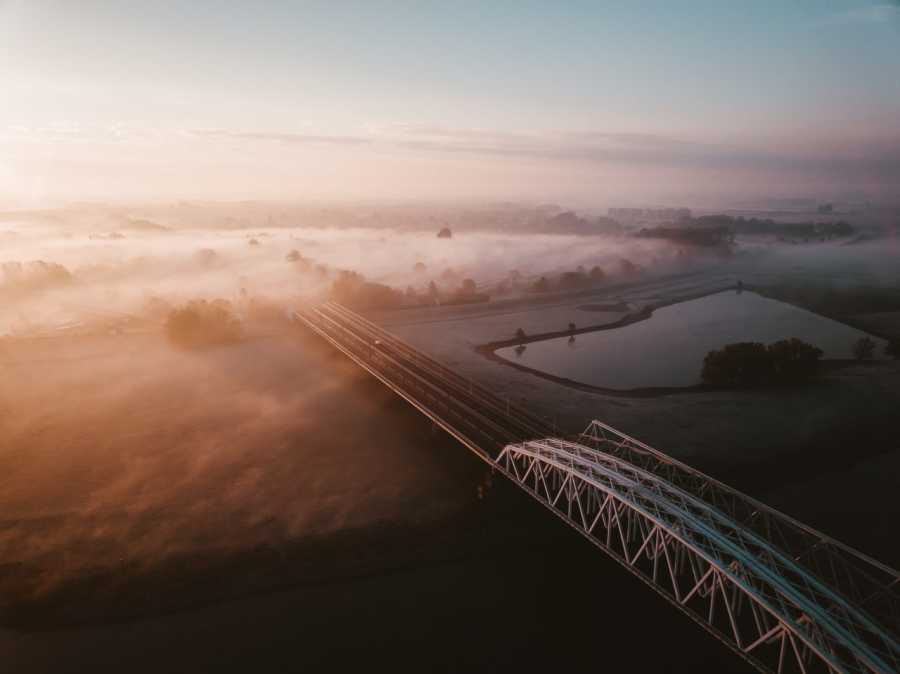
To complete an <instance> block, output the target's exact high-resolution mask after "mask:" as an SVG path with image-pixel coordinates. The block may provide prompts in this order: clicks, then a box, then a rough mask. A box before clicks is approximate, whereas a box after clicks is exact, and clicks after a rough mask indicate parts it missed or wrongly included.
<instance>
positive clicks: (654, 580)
mask: <svg viewBox="0 0 900 674" xmlns="http://www.w3.org/2000/svg"><path fill="white" fill-rule="evenodd" d="M295 318H296V319H297V320H298V321H299V322H301V323H302V324H304V325H306V326H307V327H308V328H310V329H311V330H312V331H313V332H314V333H315V334H317V335H319V336H320V337H322V338H323V339H324V340H326V341H327V342H329V343H330V344H332V345H333V346H334V347H335V348H337V349H338V350H339V351H340V352H342V353H343V354H345V355H346V356H347V357H349V358H350V359H351V360H353V361H354V362H356V363H357V364H358V365H359V366H360V367H362V368H363V369H365V370H367V371H368V372H369V373H370V374H372V375H373V376H375V377H376V378H377V379H379V380H380V381H381V382H382V383H384V384H385V385H386V386H388V387H389V388H390V389H391V390H393V391H394V392H395V393H396V394H397V395H399V396H400V397H402V398H403V399H405V400H406V401H407V402H409V403H410V404H411V405H413V406H414V407H415V408H416V409H418V410H419V411H420V412H421V413H422V414H424V415H425V416H427V417H428V418H429V419H431V421H432V422H433V423H434V424H436V425H437V426H440V427H441V428H443V429H444V430H445V431H447V432H448V433H449V434H450V435H452V436H453V437H455V438H456V439H457V440H459V441H460V442H461V443H462V444H463V445H464V446H465V447H467V448H468V449H470V450H471V451H473V452H474V453H475V454H476V455H477V456H478V457H479V458H481V459H482V460H484V461H485V462H487V463H488V464H490V465H491V466H492V467H494V468H495V469H497V470H499V471H500V472H502V473H504V474H505V475H506V476H507V477H509V478H510V479H511V480H512V481H513V482H514V483H516V484H517V485H519V486H520V487H522V488H523V489H525V490H526V491H527V492H528V493H530V494H531V496H533V497H534V498H535V499H537V500H538V501H540V502H541V503H543V504H544V505H545V506H546V507H548V508H550V510H551V511H553V512H554V513H555V514H556V515H557V516H558V517H560V518H561V519H562V520H563V521H565V522H566V523H567V524H568V525H570V526H572V527H573V528H575V529H576V530H578V531H579V532H580V533H581V534H583V535H584V536H586V537H587V538H588V539H589V540H590V541H591V542H592V543H594V544H595V545H597V546H598V547H599V548H601V549H602V550H604V551H605V552H606V553H607V554H609V555H610V556H611V557H612V558H613V559H615V560H616V561H617V562H619V563H620V564H622V566H624V567H625V568H627V569H628V570H629V571H631V572H632V573H634V574H635V575H636V576H637V577H638V578H640V579H641V580H642V581H644V582H645V583H647V584H648V585H649V586H650V587H652V588H653V589H655V590H656V591H657V592H659V593H660V594H661V595H662V596H663V597H665V598H666V599H667V600H668V601H669V602H670V603H672V604H673V605H674V606H676V607H677V608H678V609H679V610H680V611H682V612H683V613H684V614H685V615H687V616H689V617H690V618H692V619H693V620H695V621H696V622H697V623H699V624H700V625H702V626H703V627H704V628H706V629H707V630H708V631H709V632H711V633H712V634H713V635H714V636H716V637H717V638H718V639H719V640H721V641H722V642H723V643H725V644H726V645H727V646H729V647H730V648H731V649H733V650H734V651H735V652H736V653H738V654H739V655H740V656H742V657H743V658H744V659H745V660H747V661H748V662H749V663H750V664H752V665H753V666H755V667H756V668H757V669H759V670H760V671H767V672H778V673H779V674H788V673H789V672H800V673H801V674H806V673H810V674H811V673H812V672H829V673H830V672H868V673H871V672H878V673H879V674H881V673H887V672H900V645H898V641H897V636H896V635H897V632H898V630H900V597H898V592H900V574H898V573H897V572H896V571H894V570H893V569H890V568H889V567H887V566H885V565H883V564H881V563H879V562H877V561H876V560H873V559H871V558H869V557H866V556H865V555H863V554H861V553H859V552H857V551H855V550H853V549H851V548H849V547H847V546H845V545H843V544H841V543H840V542H838V541H835V540H833V539H831V538H829V537H827V536H825V535H824V534H822V533H821V532H818V531H816V530H814V529H812V528H810V527H808V526H806V525H804V524H803V523H801V522H798V521H796V520H794V519H792V518H790V517H788V516H786V515H784V514H783V513H780V512H778V511H776V510H774V509H772V508H769V507H768V506H766V505H764V504H762V503H760V502H758V501H756V500H754V499H751V498H749V497H748V496H746V495H744V494H741V493H740V492H738V491H736V490H734V489H731V488H730V487H728V486H727V485H724V484H722V483H720V482H718V481H716V480H714V479H712V478H710V477H709V476H707V475H704V474H703V473H700V472H699V471H696V470H694V469H693V468H691V467H690V466H687V465H686V464H684V463H681V462H679V461H677V460H675V459H673V458H672V457H670V456H668V455H666V454H664V453H662V452H660V451H658V450H655V449H653V448H652V447H649V446H648V445H646V444H644V443H642V442H640V441H638V440H636V439H634V438H632V437H629V436H627V435H625V434H624V433H621V432H620V431H617V430H616V429H614V428H612V427H611V426H608V425H606V424H604V423H601V422H599V421H594V422H592V423H591V424H590V425H589V426H588V427H587V428H586V429H585V431H584V432H583V433H582V434H580V435H579V436H576V437H574V438H569V439H566V438H559V437H554V436H555V435H556V433H555V432H554V429H552V428H550V427H549V426H548V424H547V423H546V422H544V421H542V420H540V419H537V418H535V417H534V416H532V415H531V414H529V413H528V412H526V411H525V410H523V409H521V408H518V407H516V406H514V405H511V404H510V402H509V401H508V400H501V399H500V398H498V397H497V396H495V395H493V394H492V393H491V392H489V391H487V390H486V389H484V388H482V387H480V386H478V385H477V384H475V383H474V382H472V381H470V380H468V379H466V378H464V377H462V376H461V375H460V374H458V373H457V372H455V371H453V370H451V369H449V368H447V367H445V366H444V365H442V364H440V363H438V362H436V361H435V360H433V359H431V358H429V357H428V356H426V355H425V354H423V353H421V352H419V351H417V350H416V349H414V348H412V347H411V346H409V345H408V344H406V343H405V342H403V341H402V340H400V339H398V338H397V337H395V336H394V335H392V334H390V333H388V332H386V331H385V330H383V329H382V328H380V327H378V326H377V325H375V324H374V323H372V322H371V321H369V320H367V319H365V318H363V317H362V316H359V315H358V314H356V313H354V312H352V311H350V310H348V309H346V308H345V307H342V306H341V305H339V304H336V303H333V302H332V303H327V304H324V305H321V306H319V307H315V308H310V309H307V310H304V311H301V312H297V313H296V314H295Z"/></svg>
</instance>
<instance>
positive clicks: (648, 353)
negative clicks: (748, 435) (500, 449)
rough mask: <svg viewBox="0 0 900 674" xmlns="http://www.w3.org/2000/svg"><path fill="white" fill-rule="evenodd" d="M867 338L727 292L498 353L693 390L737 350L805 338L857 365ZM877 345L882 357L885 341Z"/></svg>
mask: <svg viewBox="0 0 900 674" xmlns="http://www.w3.org/2000/svg"><path fill="white" fill-rule="evenodd" d="M865 334H866V333H864V332H862V331H860V330H856V329H854V328H851V327H849V326H847V325H844V324H843V323H838V322H836V321H833V320H831V319H829V318H825V317H824V316H819V315H818V314H814V313H811V312H809V311H806V310H804V309H799V308H797V307H794V306H792V305H790V304H785V303H784V302H779V301H777V300H772V299H768V298H765V297H761V296H760V295H757V294H756V293H752V292H746V291H745V292H733V291H727V292H722V293H718V294H715V295H708V296H707V297H702V298H700V299H696V300H691V301H689V302H682V303H681V304H673V305H671V306H668V307H663V308H662V309H658V310H656V311H655V312H653V316H651V317H650V318H649V319H647V320H645V321H639V322H637V323H632V324H631V325H627V326H625V327H622V328H615V329H612V330H599V331H597V332H590V333H586V334H581V335H578V336H576V337H575V339H574V340H572V339H571V338H570V337H558V338H556V339H548V340H544V341H540V342H533V343H531V344H528V345H527V348H525V349H524V350H522V348H521V347H518V346H517V347H507V348H503V349H498V350H497V355H498V356H500V357H501V358H506V359H507V360H510V361H513V362H516V363H520V364H522V365H525V366H527V367H530V368H533V369H535V370H541V371H543V372H546V373H547V374H551V375H554V376H556V377H563V378H565V379H571V380H574V381H578V382H582V383H584V384H590V385H592V386H600V387H604V388H614V389H635V388H647V387H655V386H692V385H694V384H698V383H699V381H700V369H701V367H702V365H703V358H704V356H706V354H707V352H709V351H710V350H711V349H718V348H721V347H722V346H723V345H725V344H729V343H731V342H765V343H769V342H774V341H777V340H779V339H787V338H789V337H798V338H800V339H802V340H804V341H806V342H810V343H811V344H814V345H816V346H818V347H819V348H820V349H822V351H824V352H825V358H852V345H853V342H854V341H855V340H857V339H858V338H859V337H861V336H863V335H865ZM875 341H876V343H877V344H878V348H877V352H876V354H877V355H876V357H879V356H881V354H882V350H883V348H884V341H883V340H880V339H875Z"/></svg>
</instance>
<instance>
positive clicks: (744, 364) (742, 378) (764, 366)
mask: <svg viewBox="0 0 900 674" xmlns="http://www.w3.org/2000/svg"><path fill="white" fill-rule="evenodd" d="M772 369H773V368H772V361H771V358H770V357H769V352H768V350H767V349H766V345H765V344H761V343H759V342H738V343H736V344H727V345H726V346H724V347H722V348H721V349H717V350H713V351H710V352H709V353H708V354H706V358H704V359H703V370H702V371H701V373H700V378H701V379H702V380H703V383H704V384H709V385H711V386H758V385H760V384H763V383H766V382H769V381H771V380H772Z"/></svg>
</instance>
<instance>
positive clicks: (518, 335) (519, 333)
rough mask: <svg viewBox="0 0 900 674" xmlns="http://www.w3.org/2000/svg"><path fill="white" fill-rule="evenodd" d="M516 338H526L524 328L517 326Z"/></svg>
mask: <svg viewBox="0 0 900 674" xmlns="http://www.w3.org/2000/svg"><path fill="white" fill-rule="evenodd" d="M516 339H525V331H524V330H523V329H522V328H516Z"/></svg>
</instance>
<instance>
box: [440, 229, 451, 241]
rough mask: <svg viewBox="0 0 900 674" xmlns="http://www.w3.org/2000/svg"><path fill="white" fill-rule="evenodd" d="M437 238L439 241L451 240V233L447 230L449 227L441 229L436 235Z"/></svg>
mask: <svg viewBox="0 0 900 674" xmlns="http://www.w3.org/2000/svg"><path fill="white" fill-rule="evenodd" d="M437 237H438V238H439V239H452V238H453V232H452V231H450V228H449V227H441V231H439V232H438V233H437Z"/></svg>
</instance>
